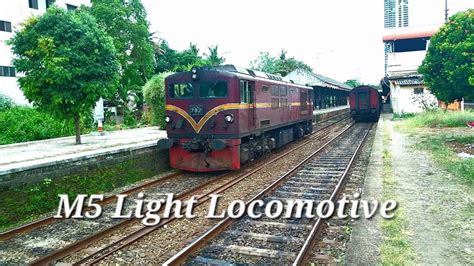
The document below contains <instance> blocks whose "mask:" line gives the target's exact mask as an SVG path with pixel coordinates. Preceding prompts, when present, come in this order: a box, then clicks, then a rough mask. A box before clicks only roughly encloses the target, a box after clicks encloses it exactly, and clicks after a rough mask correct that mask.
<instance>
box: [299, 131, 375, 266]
mask: <svg viewBox="0 0 474 266" xmlns="http://www.w3.org/2000/svg"><path fill="white" fill-rule="evenodd" d="M371 128H372V126H370V127H369V129H368V130H367V132H365V134H364V137H363V138H362V141H361V142H360V143H359V145H358V146H357V148H356V150H355V152H354V154H353V155H352V157H351V160H350V161H349V164H348V165H347V167H346V169H345V170H344V173H343V174H342V176H341V178H340V179H339V182H338V183H337V185H336V187H335V188H334V191H333V192H332V194H331V196H330V198H329V200H330V201H332V202H334V203H335V202H336V199H337V196H338V195H339V193H340V191H341V189H342V187H343V186H344V184H345V182H346V179H347V176H348V174H349V170H350V168H351V167H352V165H353V164H354V161H355V160H356V157H357V155H358V154H359V152H360V150H361V148H362V146H363V144H364V143H365V140H366V139H367V136H368V135H369V132H370V130H371ZM326 209H327V205H326V208H325V209H324V210H323V212H325V211H326ZM322 224H323V220H322V219H321V218H318V219H317V220H316V222H315V223H314V225H313V227H312V228H311V231H310V234H309V236H308V237H307V238H306V240H305V243H304V245H303V247H302V248H301V250H300V252H299V253H298V256H297V257H296V259H295V261H294V262H293V266H298V265H305V263H306V261H307V259H308V256H309V255H310V252H311V250H312V248H313V247H314V244H315V243H316V239H317V238H318V236H319V234H320V232H321V229H322Z"/></svg>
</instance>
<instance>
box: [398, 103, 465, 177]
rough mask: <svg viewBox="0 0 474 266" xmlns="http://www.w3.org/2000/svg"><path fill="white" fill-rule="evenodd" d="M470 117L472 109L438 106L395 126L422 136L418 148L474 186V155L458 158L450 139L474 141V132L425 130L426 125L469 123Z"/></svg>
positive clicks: (460, 141) (451, 125)
mask: <svg viewBox="0 0 474 266" xmlns="http://www.w3.org/2000/svg"><path fill="white" fill-rule="evenodd" d="M468 121H474V112H473V111H465V112H451V111H443V110H435V111H429V112H424V113H420V114H416V115H413V116H408V117H405V118H403V119H402V120H401V121H400V122H398V123H397V125H396V128H397V129H399V130H401V131H403V132H407V133H411V134H414V135H417V136H420V137H422V138H423V139H424V140H422V141H421V142H419V143H417V144H416V147H417V148H418V149H424V150H427V151H429V152H430V153H431V155H432V157H433V158H434V160H435V161H436V162H437V163H438V164H440V165H441V166H442V167H443V168H444V169H445V170H446V171H447V172H449V173H450V174H452V175H453V176H455V177H457V178H459V179H460V180H462V181H464V182H467V183H468V184H469V185H470V186H472V185H473V184H474V158H470V159H461V158H459V157H458V156H457V154H456V153H455V152H454V151H453V150H452V149H451V148H450V147H448V145H447V143H448V142H457V143H462V144H468V143H469V144H470V143H473V144H474V134H472V135H460V136H451V135H452V134H451V135H447V134H443V133H442V131H441V132H440V133H439V134H432V133H427V132H426V131H424V130H423V128H427V127H436V128H453V127H466V124H467V122H468ZM428 132H429V131H428ZM473 133H474V131H473Z"/></svg>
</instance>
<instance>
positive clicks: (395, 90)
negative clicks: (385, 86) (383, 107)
mask: <svg viewBox="0 0 474 266" xmlns="http://www.w3.org/2000/svg"><path fill="white" fill-rule="evenodd" d="M420 87H422V86H403V87H402V86H400V85H393V83H392V84H391V86H390V91H391V92H390V95H391V104H392V109H393V112H394V113H396V114H402V113H419V112H422V111H423V105H422V104H420V103H419V102H417V101H416V100H415V99H416V98H417V97H422V98H423V99H424V101H426V102H427V103H428V104H430V105H434V106H436V104H437V99H436V97H435V96H434V95H433V94H431V92H430V91H429V90H428V89H426V88H424V91H423V93H422V94H421V95H416V94H415V93H414V89H415V88H420Z"/></svg>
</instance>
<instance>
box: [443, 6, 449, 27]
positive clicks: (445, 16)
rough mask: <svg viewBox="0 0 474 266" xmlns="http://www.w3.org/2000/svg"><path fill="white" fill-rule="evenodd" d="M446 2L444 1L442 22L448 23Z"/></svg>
mask: <svg viewBox="0 0 474 266" xmlns="http://www.w3.org/2000/svg"><path fill="white" fill-rule="evenodd" d="M448 11H449V9H448V0H444V21H445V22H446V23H448Z"/></svg>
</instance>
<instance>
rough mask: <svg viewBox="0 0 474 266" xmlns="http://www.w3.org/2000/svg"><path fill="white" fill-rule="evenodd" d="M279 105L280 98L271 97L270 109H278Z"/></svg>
mask: <svg viewBox="0 0 474 266" xmlns="http://www.w3.org/2000/svg"><path fill="white" fill-rule="evenodd" d="M279 106H280V99H279V98H272V109H278V107H279Z"/></svg>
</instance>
